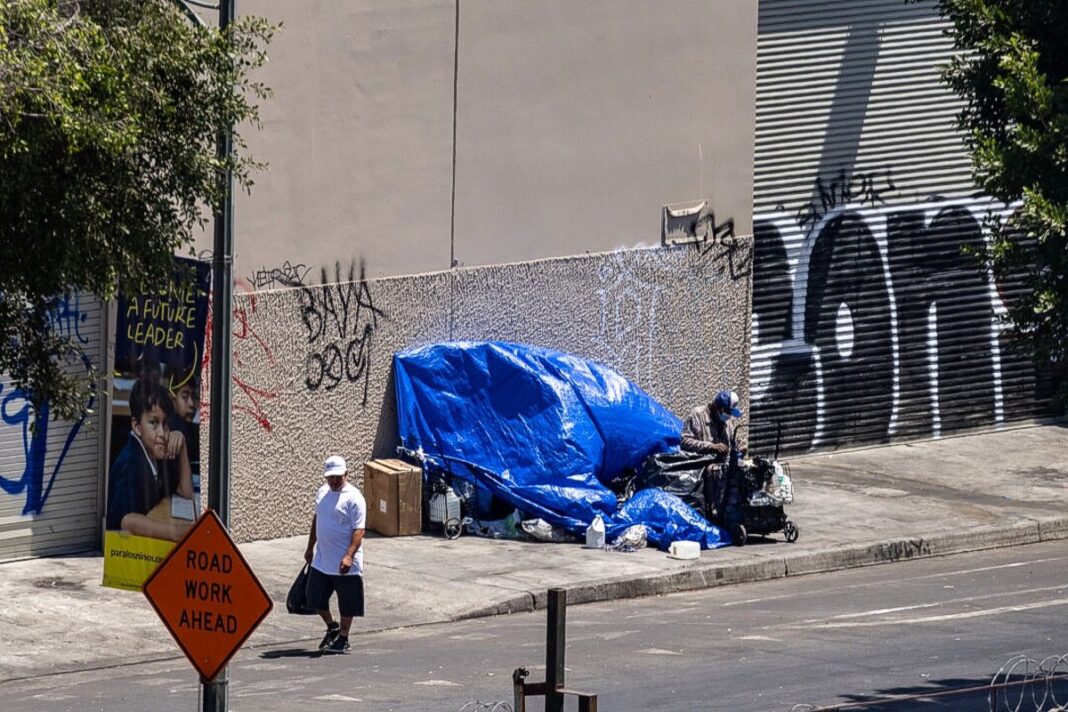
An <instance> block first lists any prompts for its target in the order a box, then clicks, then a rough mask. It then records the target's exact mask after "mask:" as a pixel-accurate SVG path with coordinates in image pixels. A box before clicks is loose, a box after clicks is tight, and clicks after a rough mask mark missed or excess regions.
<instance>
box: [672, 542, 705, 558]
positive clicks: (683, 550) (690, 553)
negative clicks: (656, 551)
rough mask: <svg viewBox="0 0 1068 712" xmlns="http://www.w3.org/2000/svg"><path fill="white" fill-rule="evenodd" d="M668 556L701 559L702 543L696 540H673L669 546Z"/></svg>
mask: <svg viewBox="0 0 1068 712" xmlns="http://www.w3.org/2000/svg"><path fill="white" fill-rule="evenodd" d="M668 556H670V557H671V558H672V559H699V558H701V544H700V543H699V542H696V541H673V542H671V546H670V547H668Z"/></svg>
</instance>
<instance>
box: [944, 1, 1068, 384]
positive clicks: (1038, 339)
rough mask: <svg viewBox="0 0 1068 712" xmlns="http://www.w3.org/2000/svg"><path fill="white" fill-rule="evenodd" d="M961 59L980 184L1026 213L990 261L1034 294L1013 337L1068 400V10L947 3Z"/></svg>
mask: <svg viewBox="0 0 1068 712" xmlns="http://www.w3.org/2000/svg"><path fill="white" fill-rule="evenodd" d="M938 5H939V10H940V12H941V14H942V15H943V17H946V18H947V19H949V20H950V21H951V22H952V27H951V29H950V31H949V34H950V36H951V37H952V39H953V41H954V46H955V48H956V49H957V50H959V52H960V53H959V54H958V55H957V56H956V57H955V58H954V59H953V61H952V63H951V64H950V65H949V67H948V68H947V70H946V72H945V79H946V80H947V82H948V84H949V86H950V87H952V89H953V90H954V91H955V92H956V93H957V94H958V95H959V96H960V97H961V98H962V99H963V100H964V108H963V109H962V111H961V112H960V114H959V115H958V126H959V128H960V129H961V130H962V131H963V132H964V135H965V139H966V141H967V144H968V147H969V149H970V152H971V156H972V164H973V169H974V175H975V180H976V183H977V184H978V185H979V186H980V187H981V188H982V189H983V190H984V191H986V192H987V193H989V194H990V195H991V196H993V197H995V198H998V199H1000V200H1002V201H1005V202H1007V203H1017V202H1018V203H1020V204H1021V206H1022V207H1021V208H1020V209H1019V210H1018V211H1017V212H1016V213H1015V214H1014V216H1013V217H1012V218H1011V219H1009V220H996V219H993V220H991V224H992V226H993V241H992V246H991V249H990V250H989V254H987V255H986V256H985V257H986V259H987V260H988V261H989V263H990V264H992V265H993V269H994V273H995V275H997V277H998V279H999V282H1002V283H1008V284H1014V283H1015V284H1020V285H1021V286H1023V287H1026V290H1025V291H1023V293H1022V296H1021V297H1019V298H1018V299H1015V300H1014V301H1013V303H1012V304H1010V305H1009V315H1008V318H1009V321H1010V322H1011V325H1012V326H1011V329H1010V334H1011V335H1012V337H1013V340H1014V342H1015V343H1016V345H1017V346H1019V347H1021V348H1024V349H1026V350H1027V351H1029V352H1030V353H1032V354H1033V355H1034V356H1035V358H1036V360H1037V362H1038V364H1039V365H1040V368H1042V369H1044V370H1047V371H1049V372H1050V373H1052V374H1054V377H1056V378H1058V380H1060V381H1061V383H1060V386H1061V387H1060V396H1061V402H1062V405H1063V403H1064V402H1065V400H1064V399H1065V396H1068V381H1066V380H1065V379H1064V374H1065V367H1066V365H1068V51H1066V47H1068V44H1066V42H1068V2H1065V0H940V1H939V3H938Z"/></svg>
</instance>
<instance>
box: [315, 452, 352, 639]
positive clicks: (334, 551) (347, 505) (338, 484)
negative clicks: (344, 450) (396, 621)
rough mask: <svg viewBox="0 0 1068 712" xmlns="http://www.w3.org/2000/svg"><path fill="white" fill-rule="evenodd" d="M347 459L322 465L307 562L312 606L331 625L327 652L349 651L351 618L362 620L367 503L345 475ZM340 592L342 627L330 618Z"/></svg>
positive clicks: (329, 460) (336, 457)
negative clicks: (334, 598)
mask: <svg viewBox="0 0 1068 712" xmlns="http://www.w3.org/2000/svg"><path fill="white" fill-rule="evenodd" d="M347 473H348V467H347V466H346V464H345V458H343V457H341V456H340V455H332V456H331V457H328V458H326V462H324V463H323V477H324V478H325V479H326V484H324V485H323V486H322V487H320V488H319V492H318V493H317V494H316V495H315V516H313V517H312V523H311V531H310V532H309V533H308V548H307V550H306V551H305V552H304V560H305V561H307V562H309V563H310V564H311V568H310V570H309V571H308V605H309V606H310V607H314V608H315V610H316V611H317V612H318V613H319V616H320V617H321V618H322V619H323V622H324V623H326V635H324V636H323V641H322V642H321V643H319V650H321V651H323V652H324V653H347V652H348V651H349V628H350V626H352V619H353V618H354V617H356V616H360V617H362V616H363V530H364V527H365V523H366V520H367V504H366V503H365V502H364V499H363V495H362V494H360V490H358V489H356V487H354V486H353V485H352V484H350V483H349V482H348V481H347V480H346V479H345V476H346V474H347ZM333 593H337V607H338V612H339V613H340V617H341V622H340V623H338V622H336V621H335V620H334V618H333V616H332V615H331V614H330V596H331V594H333Z"/></svg>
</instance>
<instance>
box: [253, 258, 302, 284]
mask: <svg viewBox="0 0 1068 712" xmlns="http://www.w3.org/2000/svg"><path fill="white" fill-rule="evenodd" d="M309 272H311V267H307V266H305V265H304V264H303V263H297V264H293V263H292V262H290V261H289V260H286V261H285V262H283V263H282V265H281V266H280V267H261V268H260V269H258V270H256V271H255V272H254V273H253V274H252V276H251V277H250V278H249V283H251V284H252V287H253V288H254V289H275V288H279V287H303V286H305V284H307V282H306V281H305V278H306V277H307V276H308V273H309Z"/></svg>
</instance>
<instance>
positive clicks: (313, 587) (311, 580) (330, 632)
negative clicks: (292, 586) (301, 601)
mask: <svg viewBox="0 0 1068 712" xmlns="http://www.w3.org/2000/svg"><path fill="white" fill-rule="evenodd" d="M333 591H334V587H333V585H332V584H331V581H330V577H329V576H327V575H326V574H324V573H323V572H322V571H319V570H318V569H316V568H310V569H309V570H308V605H309V606H311V607H314V608H315V611H316V613H318V614H319V617H320V618H322V619H323V623H325V624H326V633H325V634H324V635H323V639H322V641H320V643H319V650H323V649H324V648H326V647H327V646H328V645H330V644H331V643H333V642H334V640H336V639H337V636H338V631H339V630H340V629H341V626H339V625H338V624H337V622H335V621H334V617H333V616H332V615H331V614H330V594H331V593H333Z"/></svg>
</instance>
